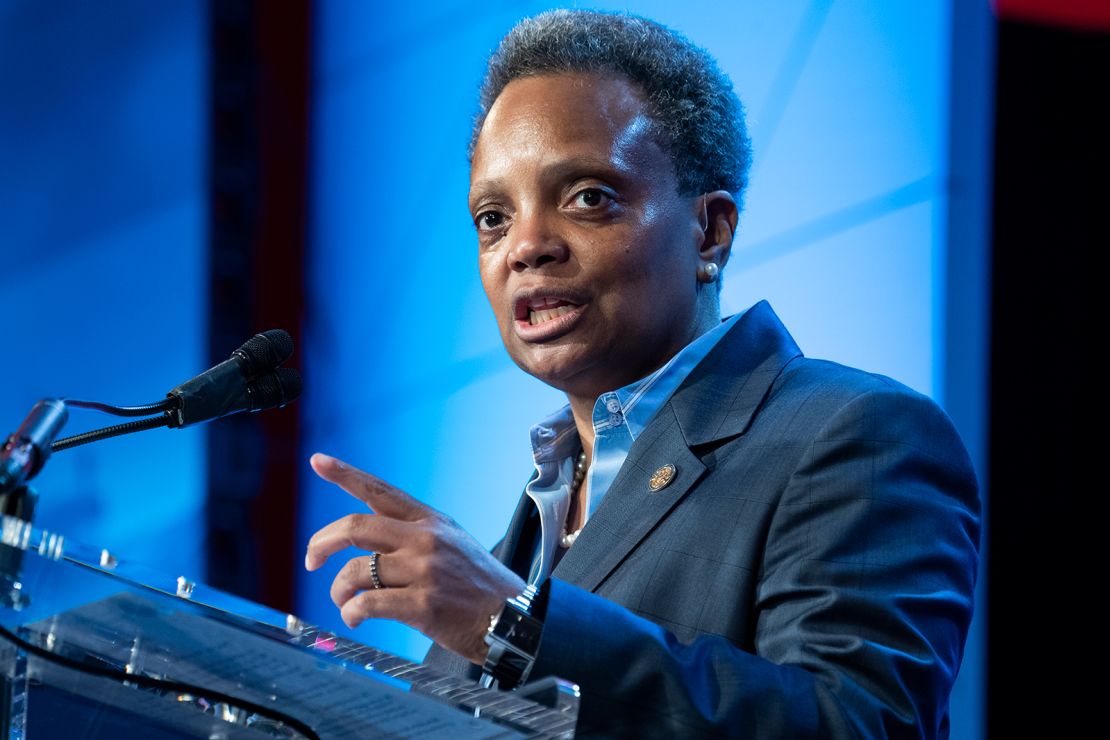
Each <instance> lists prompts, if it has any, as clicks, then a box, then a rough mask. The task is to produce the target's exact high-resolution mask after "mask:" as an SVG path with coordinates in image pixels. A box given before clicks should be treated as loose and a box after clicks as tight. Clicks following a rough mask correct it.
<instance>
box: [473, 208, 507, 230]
mask: <svg viewBox="0 0 1110 740" xmlns="http://www.w3.org/2000/svg"><path fill="white" fill-rule="evenodd" d="M504 222H505V216H504V215H503V214H500V213H498V212H497V211H483V212H481V213H479V214H478V218H476V219H475V220H474V223H476V224H477V225H478V229H479V230H482V231H489V230H491V229H496V228H497V227H498V226H500V225H501V224H503V223H504Z"/></svg>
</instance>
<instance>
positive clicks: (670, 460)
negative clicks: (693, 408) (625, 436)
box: [552, 406, 705, 591]
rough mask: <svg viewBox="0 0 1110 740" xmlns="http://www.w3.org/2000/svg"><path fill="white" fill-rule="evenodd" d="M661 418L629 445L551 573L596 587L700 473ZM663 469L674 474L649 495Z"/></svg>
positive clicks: (674, 426) (673, 423)
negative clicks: (586, 521) (609, 483)
mask: <svg viewBox="0 0 1110 740" xmlns="http://www.w3.org/2000/svg"><path fill="white" fill-rule="evenodd" d="M660 416H665V417H669V418H667V419H665V420H662V419H657V420H656V421H653V422H652V423H651V424H649V425H648V428H647V429H645V430H644V432H643V434H641V435H640V437H639V438H638V439H637V440H636V442H635V443H634V444H633V445H632V449H631V451H630V452H629V454H628V458H627V459H626V460H625V461H624V465H622V466H621V470H620V472H619V473H618V474H617V477H616V478H615V479H614V480H613V484H612V486H610V487H609V492H608V493H606V494H605V500H604V501H602V503H601V506H599V507H598V509H597V511H596V512H595V513H594V515H593V516H592V517H591V518H590V521H589V524H588V526H586V528H585V529H583V530H582V532H581V534H579V535H578V540H577V541H576V542H575V543H574V547H572V548H571V549H570V551H569V552H567V554H566V555H565V556H564V557H563V559H562V560H561V561H560V562H559V565H558V566H556V568H555V571H554V572H553V573H552V575H554V576H557V577H559V578H562V579H563V580H565V581H568V582H570V583H573V584H575V585H577V586H580V587H582V588H585V589H588V590H591V591H592V590H593V589H595V588H597V587H598V586H599V585H600V584H601V582H602V581H603V580H604V579H605V578H606V576H608V575H609V574H610V573H611V572H612V571H613V569H615V568H616V567H617V566H618V565H620V563H621V561H623V560H624V558H625V557H626V556H627V555H628V553H629V552H631V551H632V549H633V548H634V547H636V545H637V544H639V542H640V541H641V540H642V539H643V538H644V537H646V536H647V534H648V533H649V532H650V531H651V529H652V528H653V527H654V526H655V525H656V524H658V523H659V520H661V519H662V518H663V517H664V516H666V514H667V512H668V511H670V510H671V508H672V507H674V505H675V504H677V503H678V502H679V501H680V500H681V499H682V497H683V496H685V495H686V492H687V491H689V490H690V488H691V487H692V486H693V485H694V484H695V483H696V482H697V481H698V480H699V479H700V478H701V476H702V475H703V474H704V473H705V466H704V465H703V464H702V462H701V460H699V459H698V458H697V456H696V455H694V454H693V453H692V452H690V448H689V447H687V446H686V443H685V442H684V441H683V439H682V434H681V432H680V431H679V428H678V422H677V420H676V419H675V417H674V414H673V413H672V412H671V411H670V409H669V407H668V406H664V407H663V408H662V409H660ZM665 465H673V466H674V468H675V473H674V476H673V478H672V479H671V481H670V483H669V484H668V485H666V486H664V487H663V488H662V489H660V490H659V491H656V492H652V491H651V490H650V488H649V486H648V483H649V481H650V480H651V477H652V474H653V473H654V472H655V471H657V470H659V469H660V468H662V467H663V466H665Z"/></svg>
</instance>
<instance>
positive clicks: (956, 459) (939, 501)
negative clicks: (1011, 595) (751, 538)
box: [533, 384, 979, 738]
mask: <svg viewBox="0 0 1110 740" xmlns="http://www.w3.org/2000/svg"><path fill="white" fill-rule="evenodd" d="M737 485H738V486H739V485H740V484H739V483H738V484H737ZM691 495H696V491H693V492H691ZM978 539H979V500H978V489H977V485H976V482H975V476H974V473H973V471H972V469H971V465H970V461H969V459H968V457H967V453H966V451H965V450H964V448H963V445H962V444H961V443H960V441H959V438H958V436H957V434H956V432H955V430H954V428H953V427H952V425H951V423H950V421H949V420H948V418H947V416H946V415H944V413H943V412H942V411H941V410H940V409H939V407H937V406H936V404H934V403H933V402H932V401H930V400H929V399H927V398H925V397H924V396H920V395H918V394H916V393H912V392H909V391H907V390H906V389H904V388H903V387H901V386H894V385H893V384H892V385H891V387H889V388H884V389H883V390H879V391H869V392H867V393H864V394H861V395H859V396H856V397H854V398H852V399H850V400H849V401H847V402H845V403H843V404H842V405H840V407H839V408H838V409H837V410H836V411H835V413H833V414H831V415H830V416H829V417H828V421H827V423H825V424H824V425H823V427H822V428H820V429H819V430H817V431H815V432H814V434H812V435H811V438H810V440H809V442H808V444H807V445H805V447H804V450H803V452H802V454H801V455H800V457H799V461H798V464H797V466H796V468H795V469H794V471H793V474H792V475H791V476H790V478H789V482H788V483H787V485H786V487H785V489H784V490H783V491H782V493H781V497H780V499H779V503H778V506H777V508H776V510H775V512H774V514H773V516H772V518H771V524H770V527H769V530H768V532H767V540H766V545H765V548H764V557H763V561H762V563H761V572H760V576H759V580H758V584H757V587H756V588H757V591H756V598H755V610H756V612H757V614H756V615H755V624H756V634H755V640H754V643H753V644H754V645H755V650H754V653H752V652H746V651H743V650H741V649H739V648H737V647H736V646H734V645H733V644H732V643H730V642H729V641H728V640H726V639H724V638H722V637H719V636H709V635H707V636H702V637H699V638H696V639H694V640H693V641H692V642H689V643H682V642H679V641H678V640H677V639H676V638H675V637H674V636H673V635H672V634H670V633H669V632H668V631H666V630H665V629H663V628H662V627H660V626H659V625H657V624H655V623H653V622H651V621H650V620H648V619H645V618H643V617H640V616H637V615H636V614H634V613H633V612H632V611H630V610H628V609H625V608H623V607H621V606H619V605H617V604H615V603H613V602H611V601H608V600H606V599H604V598H602V597H600V596H598V595H596V594H593V593H590V592H587V591H584V590H582V589H579V588H577V587H575V586H573V585H571V584H569V583H566V582H563V581H560V580H558V579H552V581H551V584H550V597H549V600H548V606H547V613H546V618H545V626H544V633H543V638H542V641H541V644H540V649H539V653H538V656H537V662H536V666H535V668H534V671H533V678H535V677H538V676H542V675H556V676H560V677H562V678H565V679H568V680H571V681H574V682H575V683H577V684H578V685H579V686H580V688H581V692H582V704H581V713H580V718H579V728H580V733H581V734H582V735H583V736H591V735H595V734H603V735H605V736H683V737H685V736H691V735H698V734H707V735H708V734H712V735H716V736H720V735H729V736H743V737H758V738H779V737H782V738H808V737H815V738H817V737H819V738H854V737H867V738H879V737H938V736H940V737H944V736H947V731H948V696H949V693H950V691H951V687H952V684H953V682H954V680H955V677H956V672H957V670H958V667H959V664H960V660H961V655H962V651H963V645H964V640H965V638H966V635H967V630H968V626H969V623H970V620H971V612H972V595H973V592H974V585H975V579H976V574H977V566H978ZM713 597H714V595H713V594H712V593H707V594H705V598H706V599H712V598H713Z"/></svg>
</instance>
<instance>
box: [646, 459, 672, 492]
mask: <svg viewBox="0 0 1110 740" xmlns="http://www.w3.org/2000/svg"><path fill="white" fill-rule="evenodd" d="M674 474H675V466H674V465H671V464H670V463H667V464H666V465H664V466H663V467H661V468H659V469H658V470H656V471H655V472H654V473H652V474H651V480H649V481H648V488H649V489H650V490H651V492H652V493H655V492H656V491H661V490H663V489H664V488H666V487H667V486H668V485H670V482H671V481H673V480H674Z"/></svg>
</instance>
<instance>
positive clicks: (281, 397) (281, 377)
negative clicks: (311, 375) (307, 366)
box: [247, 367, 304, 411]
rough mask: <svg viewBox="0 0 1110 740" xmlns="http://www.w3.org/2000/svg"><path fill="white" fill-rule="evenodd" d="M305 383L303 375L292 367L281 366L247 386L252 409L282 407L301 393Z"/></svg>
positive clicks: (261, 409) (260, 409)
mask: <svg viewBox="0 0 1110 740" xmlns="http://www.w3.org/2000/svg"><path fill="white" fill-rule="evenodd" d="M303 385H304V384H303V382H302V381H301V376H300V375H299V374H298V373H297V371H296V370H294V369H292V368H288V367H279V368H278V369H277V370H274V371H273V372H271V373H266V374H265V375H263V376H261V377H260V378H258V379H257V380H255V381H254V382H253V383H251V384H250V385H249V386H248V387H247V394H248V395H249V396H250V410H251V411H264V410H266V409H272V408H274V407H277V408H279V409H280V408H281V407H282V406H284V405H285V404H287V403H289V402H290V401H294V400H296V398H297V397H298V396H299V395H301V389H302V387H303Z"/></svg>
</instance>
